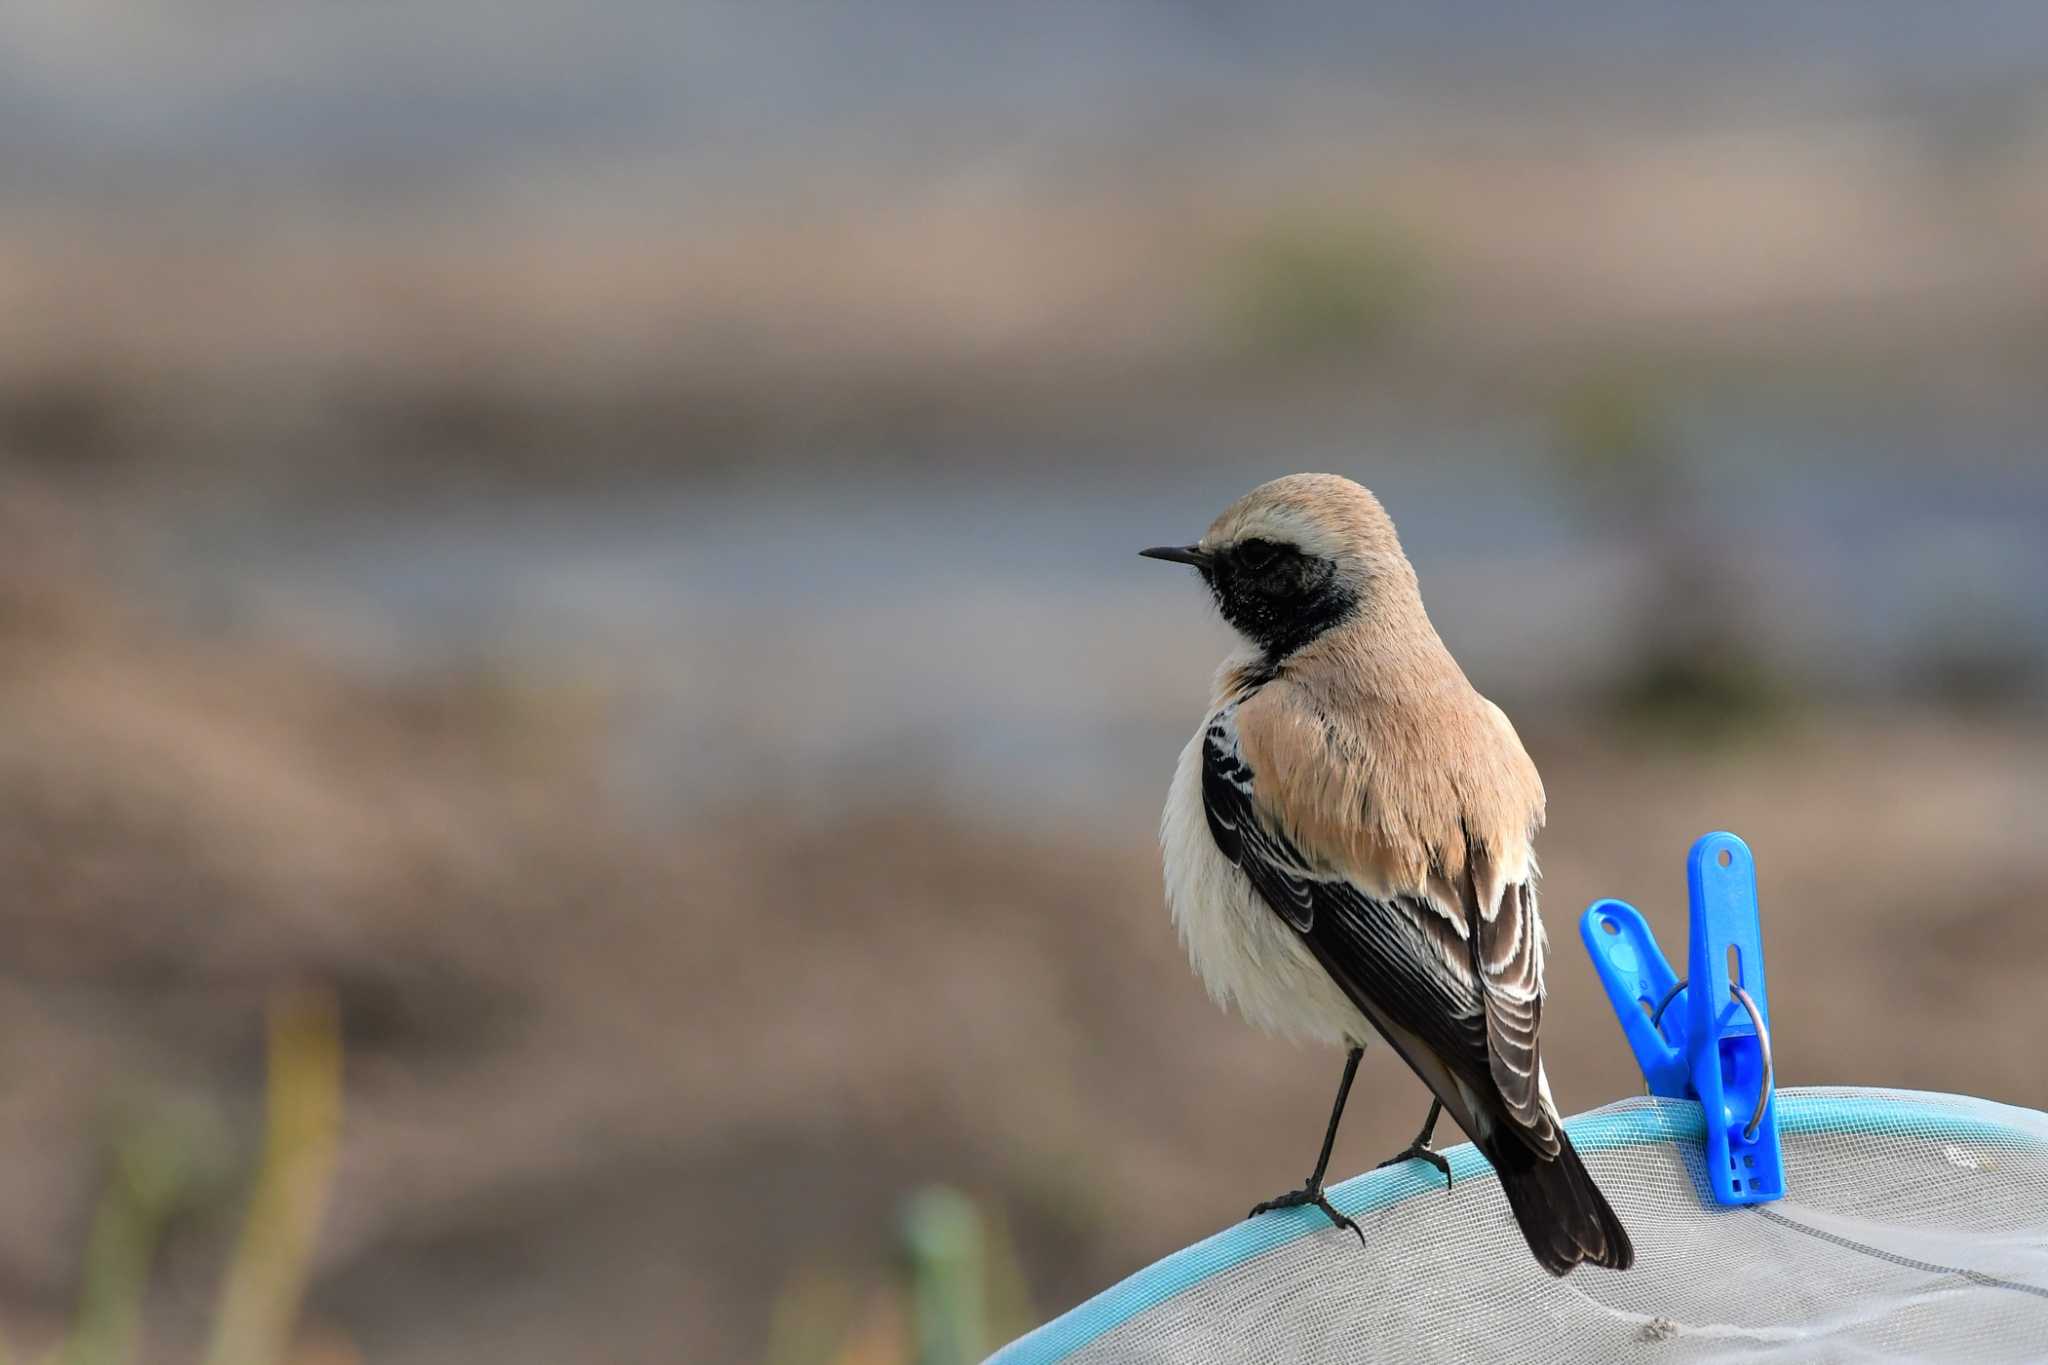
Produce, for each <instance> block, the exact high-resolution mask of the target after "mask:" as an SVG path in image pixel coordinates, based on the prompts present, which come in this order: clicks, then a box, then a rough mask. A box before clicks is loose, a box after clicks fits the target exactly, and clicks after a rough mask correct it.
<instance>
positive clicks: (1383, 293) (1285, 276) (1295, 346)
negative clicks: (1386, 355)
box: [1226, 222, 1428, 361]
mask: <svg viewBox="0 0 2048 1365" xmlns="http://www.w3.org/2000/svg"><path fill="white" fill-rule="evenodd" d="M1226 278H1227V295H1226V297H1227V312H1226V322H1227V327H1228V330H1229V334H1230V336H1231V337H1232V338H1233V339H1234V341H1235V344H1236V347H1237V349H1238V350H1240V351H1241V352H1243V353H1244V354H1246V355H1249V356H1252V357H1264V358H1267V359H1271V360H1276V361H1292V360H1301V359H1303V358H1307V357H1312V356H1318V355H1324V354H1331V353H1339V354H1341V353H1350V352H1361V351H1370V350H1373V349H1375V348H1377V347H1380V346H1384V345H1385V344H1387V343H1388V342H1390V341H1393V340H1395V339H1396V338H1398V337H1399V336H1400V335H1401V334H1402V333H1403V332H1405V331H1406V330H1407V329H1409V328H1410V327H1411V326H1413V324H1414V323H1415V322H1416V320H1417V318H1418V317H1419V316H1420V315H1421V312H1422V309H1423V306H1424V304H1425V303H1426V302H1427V292H1428V291H1427V272H1426V270H1425V268H1424V263H1423V254H1422V248H1421V245H1420V243H1418V242H1416V241H1414V240H1413V239H1411V238H1410V237H1408V236H1407V235H1406V234H1403V233H1401V232H1399V231H1396V230H1395V229H1394V228H1392V227H1390V226H1388V225H1386V224H1382V223H1373V222H1350V223H1322V222H1303V223H1294V224H1289V225H1284V226H1275V227H1273V228H1270V229H1268V230H1267V231H1266V232H1264V233H1263V234H1261V235H1259V236H1257V237H1255V238H1253V239H1252V240H1251V241H1250V242H1248V243H1246V244H1245V245H1244V246H1243V247H1242V248H1241V249H1240V251H1239V253H1238V254H1237V255H1236V256H1234V257H1233V258H1232V259H1231V260H1230V261H1229V262H1228V264H1227V266H1226Z"/></svg>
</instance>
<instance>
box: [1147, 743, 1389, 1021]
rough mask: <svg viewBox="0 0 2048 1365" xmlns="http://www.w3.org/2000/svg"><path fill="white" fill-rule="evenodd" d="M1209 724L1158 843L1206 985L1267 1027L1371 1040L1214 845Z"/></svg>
mask: <svg viewBox="0 0 2048 1365" xmlns="http://www.w3.org/2000/svg"><path fill="white" fill-rule="evenodd" d="M1207 728H1208V727H1207V724H1206V723H1205V724H1204V725H1203V726H1202V728H1200V729H1197V730H1196V731H1195V737H1194V738H1193V739H1192V740H1190V741H1189V742H1188V747H1187V748H1185V749H1183V750H1182V751H1181V756H1180V767H1179V768H1178V769H1177V770H1176V771H1175V773H1174V776H1173V788H1172V790H1171V791H1169V792H1168V793H1167V797H1166V814H1165V816H1164V818H1163V819H1162V820H1161V821H1160V826H1159V843H1160V847H1161V848H1162V849H1163V850H1164V852H1165V855H1166V903H1167V906H1168V908H1169V909H1170V910H1172V912H1173V922H1174V926H1175V927H1176V928H1177V929H1178V930H1179V931H1180V939H1181V942H1182V943H1183V944H1185V945H1186V947H1187V950H1188V958H1189V959H1190V960H1191V961H1192V962H1193V963H1194V964H1195V971H1196V972H1197V973H1198V974H1199V975H1200V976H1201V978H1202V984H1203V985H1205V986H1207V987H1208V988H1209V994H1210V995H1211V996H1213V997H1214V998H1215V1000H1216V1002H1217V1003H1218V1004H1220V1005H1223V1006H1225V1007H1226V1008H1227V1007H1230V1006H1235V1007H1236V1009H1237V1012H1238V1013H1239V1014H1241V1015H1243V1016H1244V1017H1245V1018H1246V1019H1247V1020H1249V1021H1250V1022H1251V1023H1253V1024H1255V1025H1257V1026H1258V1027H1259V1028H1262V1029H1264V1030H1266V1031H1267V1032H1268V1033H1277V1034H1279V1035H1281V1036H1282V1037H1287V1038H1301V1039H1307V1040H1310V1041H1314V1042H1323V1043H1332V1044H1335V1045H1337V1046H1339V1047H1348V1046H1353V1045H1359V1044H1363V1043H1364V1042H1365V1041H1366V1039H1367V1038H1369V1037H1371V1036H1373V1033H1372V1026H1371V1025H1370V1024H1368V1023H1367V1022H1366V1019H1365V1016H1364V1015H1362V1014H1360V1013H1359V1011H1358V1008H1357V1007H1356V1006H1355V1005H1353V1004H1352V1003H1351V1001H1350V999H1349V998H1347V997H1346V996H1345V994H1344V992H1343V991H1341V990H1339V989H1338V988H1337V983H1336V982H1334V981H1332V980H1331V979H1330V977H1329V974H1328V973H1327V972H1325V971H1324V970H1323V968H1322V964H1321V963H1319V962H1317V961H1316V959H1315V956H1314V954H1312V953H1310V952H1309V950H1308V946H1307V945H1306V944H1305V943H1303V942H1302V940H1301V936H1300V935H1299V934H1298V933H1296V932H1295V931H1294V929H1293V927H1292V926H1290V925H1289V924H1288V923H1287V922H1286V921H1285V920H1283V919H1281V918H1280V916H1279V915H1277V914H1275V913H1274V912H1273V911H1272V910H1271V909H1270V908H1268V907H1267V905H1266V903H1265V902H1264V901H1263V900H1261V899H1260V898H1259V893H1258V892H1257V891H1255V890H1253V888H1252V884H1251V881H1250V879H1248V878H1247V877H1246V876H1245V875H1244V873H1242V872H1240V871H1239V870H1238V869H1237V866H1236V865H1235V864H1233V863H1231V862H1230V861H1229V860H1228V859H1226V858H1225V857H1224V856H1223V854H1222V853H1221V852H1220V851H1219V850H1218V849H1217V847H1216V841H1215V839H1214V838H1213V837H1212V836H1211V835H1210V833H1209V821H1208V817H1207V816H1206V815H1205V814H1204V813H1203V810H1202V745H1203V735H1204V733H1205V732H1206V730H1207Z"/></svg>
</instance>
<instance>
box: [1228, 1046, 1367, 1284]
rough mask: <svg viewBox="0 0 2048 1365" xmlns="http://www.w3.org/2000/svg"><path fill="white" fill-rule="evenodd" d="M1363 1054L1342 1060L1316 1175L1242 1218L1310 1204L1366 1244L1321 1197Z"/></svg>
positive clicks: (1361, 1050)
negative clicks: (1331, 1156) (1352, 1083)
mask: <svg viewBox="0 0 2048 1365" xmlns="http://www.w3.org/2000/svg"><path fill="white" fill-rule="evenodd" d="M1364 1055H1365V1049H1364V1048H1362V1047H1355V1048H1352V1049H1351V1051H1350V1053H1348V1054H1347V1055H1346V1056H1345V1058H1344V1079H1343V1080H1341V1081H1339V1082H1338V1083H1337V1102H1336V1103H1335V1104H1333V1105H1331V1106H1330V1127H1329V1131H1327V1132H1325V1133H1324V1134H1323V1150H1322V1151H1321V1152H1320V1153H1319V1154H1318V1155H1317V1156H1316V1169H1315V1174H1313V1175H1311V1176H1310V1177H1309V1178H1308V1183H1307V1184H1305V1185H1303V1186H1302V1187H1301V1188H1300V1189H1298V1190H1290V1191H1289V1192H1288V1193H1286V1194H1283V1195H1281V1196H1280V1197H1279V1198H1278V1199H1268V1200H1267V1201H1266V1202H1265V1203H1263V1204H1258V1205H1255V1206H1254V1207H1253V1209H1252V1211H1251V1212H1250V1213H1248V1214H1246V1215H1245V1217H1247V1218H1256V1217H1258V1216H1259V1215H1260V1214H1262V1213H1265V1212H1268V1211H1269V1210H1272V1209H1295V1208H1300V1207H1301V1206H1302V1205H1303V1204H1313V1205H1315V1206H1316V1207H1317V1208H1319V1209H1321V1210H1322V1211H1323V1212H1324V1213H1325V1214H1326V1215H1328V1217H1329V1219H1330V1221H1331V1222H1332V1223H1335V1224H1336V1225H1337V1226H1338V1227H1340V1228H1350V1229H1351V1230H1352V1231H1353V1232H1355V1233H1358V1244H1359V1245H1360V1246H1364V1245H1365V1234H1364V1233H1363V1232H1359V1231H1358V1224H1356V1223H1354V1222H1352V1221H1351V1220H1350V1219H1349V1218H1346V1217H1345V1216H1344V1215H1343V1214H1341V1213H1339V1212H1337V1209H1336V1207H1335V1206H1334V1205H1333V1204H1331V1203H1330V1201H1329V1200H1328V1199H1327V1198H1325V1197H1324V1196H1323V1173H1324V1172H1325V1171H1327V1170H1329V1169H1330V1149H1331V1148H1333V1147H1335V1146H1336V1145H1337V1124H1338V1122H1339V1121H1340V1120H1341V1119H1343V1117H1344V1101H1345V1100H1347V1099H1349V1098H1350V1097H1351V1081H1352V1078H1353V1077H1355V1076H1357V1075H1358V1059H1359V1058H1360V1057H1363V1056H1364Z"/></svg>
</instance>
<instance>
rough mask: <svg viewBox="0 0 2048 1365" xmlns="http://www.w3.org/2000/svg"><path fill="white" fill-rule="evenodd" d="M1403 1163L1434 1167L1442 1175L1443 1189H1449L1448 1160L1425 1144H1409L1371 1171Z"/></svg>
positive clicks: (1449, 1171)
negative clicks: (1416, 1162)
mask: <svg viewBox="0 0 2048 1365" xmlns="http://www.w3.org/2000/svg"><path fill="white" fill-rule="evenodd" d="M1404 1161H1426V1162H1428V1163H1429V1164H1430V1165H1432V1166H1434V1167H1436V1168H1437V1169H1438V1170H1439V1171H1442V1172H1443V1173H1444V1188H1445V1189H1447V1190H1448V1189H1449V1188H1450V1187H1451V1162H1450V1158H1448V1157H1446V1156H1445V1155H1444V1154H1443V1153H1442V1152H1439V1151H1438V1150H1437V1149H1436V1148H1434V1147H1432V1146H1430V1145H1429V1144H1428V1143H1426V1142H1411V1143H1409V1144H1408V1146H1407V1147H1406V1148H1404V1149H1403V1150H1401V1151H1398V1152H1396V1153H1394V1154H1393V1155H1392V1156H1390V1157H1388V1158H1387V1159H1386V1160H1385V1161H1382V1162H1381V1163H1380V1164H1379V1166H1376V1167H1374V1168H1373V1169H1375V1170H1379V1169H1382V1168H1384V1167H1387V1166H1398V1165H1400V1164H1401V1163H1402V1162H1404Z"/></svg>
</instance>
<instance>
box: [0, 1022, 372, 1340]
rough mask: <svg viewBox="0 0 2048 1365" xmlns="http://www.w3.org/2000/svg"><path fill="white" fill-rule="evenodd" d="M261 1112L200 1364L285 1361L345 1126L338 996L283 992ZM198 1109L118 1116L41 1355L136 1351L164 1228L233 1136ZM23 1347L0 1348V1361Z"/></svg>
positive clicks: (190, 1200) (218, 1177) (202, 1189)
mask: <svg viewBox="0 0 2048 1365" xmlns="http://www.w3.org/2000/svg"><path fill="white" fill-rule="evenodd" d="M268 1032H269V1044H268V1050H269V1061H268V1066H267V1072H268V1091H267V1094H268V1099H267V1105H268V1117H267V1121H266V1125H265V1131H264V1138H263V1146H262V1152H261V1156H260V1159H259V1161H258V1164H257V1168H256V1175H255V1183H254V1194H253V1197H252V1198H251V1200H250V1205H249V1212H248V1215H247V1220H246V1222H245V1224H244V1226H243V1229H242V1233H241V1237H240V1239H239V1241H238V1243H237V1246H236V1249H235V1253H234V1257H233V1259H232V1261H231V1262H230V1264H229V1267H228V1272H227V1276H226V1279H225V1281H224V1284H223V1288H222V1292H221V1298H220V1303H219V1306H218V1310H217V1312H216V1314H215V1316H214V1322H213V1331H212V1340H211V1344H210V1345H209V1347H208V1349H207V1352H206V1356H205V1360H206V1362H207V1365H271V1362H277V1361H283V1360H287V1359H290V1355H289V1352H290V1348H291V1345H292V1335H293V1330H294V1327H295V1325H296V1323H297V1321H298V1316H299V1304H300V1300H301V1298H302V1297H303V1295H304V1293H305V1285H306V1278H307V1273H308V1269H309V1267H310V1264H311V1259H312V1248H313V1240H314V1235H315V1233H316V1232H317V1231H318V1229H319V1225H320V1218H321V1214H322V1212H323V1210H324V1208H325V1206H326V1202H327V1193H328V1189H329V1187H330V1185H331V1183H332V1180H333V1174H334V1155H335V1148H336V1144H337V1142H338V1140H339V1136H340V1126H341V1034H340V1029H339V1026H338V1023H337V1020H336V1013H335V1005H334V1000H333V998H332V997H331V996H330V995H328V994H327V993H325V992H322V991H312V990H305V991H289V992H285V993H282V994H280V995H279V996H278V997H277V999H276V1000H275V1001H274V1002H273V1004H272V1006H271V1011H270V1024H269V1031H268ZM219 1128H220V1124H219V1120H218V1119H217V1118H216V1117H215V1115H214V1114H213V1113H212V1112H211V1111H209V1110H206V1109H204V1108H202V1107H195V1106H193V1105H190V1104H170V1105H164V1106H161V1107H158V1108H155V1109H152V1110H149V1111H147V1112H145V1113H143V1114H141V1115H139V1116H137V1117H135V1118H132V1119H130V1120H128V1121H126V1122H124V1123H123V1125H122V1126H121V1129H120V1131H119V1133H118V1135H117V1136H116V1137H115V1139H114V1141H113V1153H112V1160H111V1163H110V1170H109V1175H108V1179H107V1184H106V1188H105V1190H104V1192H103V1193H102V1194H101V1196H100V1201H99V1206H98V1209H97V1211H96V1212H95V1213H94V1215H93V1222H92V1230H91V1233H90V1235H89V1236H88V1239H87V1243H86V1251H85V1264H84V1267H83V1269H82V1272H81V1275H80V1289H79V1294H78V1303H77V1306H76V1309H75V1310H74V1312H73V1315H72V1320H71V1326H70V1328H69V1330H68V1331H67V1333H66V1334H65V1337H64V1339H63V1341H62V1342H61V1343H59V1344H58V1345H57V1346H56V1347H55V1348H54V1349H53V1350H51V1351H50V1352H49V1353H47V1354H46V1355H43V1356H40V1357H37V1358H36V1359H37V1360H38V1361H39V1362H41V1363H42V1365H127V1363H128V1362H131V1361H136V1360H140V1359H143V1358H144V1354H143V1351H142V1345H143V1335H144V1333H143V1322H144V1308H145V1306H146V1304H147V1302H148V1300H149V1295H150V1285H151V1272H152V1268H153V1266H154V1263H155V1260H156V1253H157V1249H158V1247H159V1245H160V1244H161V1242H162V1240H163V1238H164V1236H165V1233H166V1231H167V1230H168V1229H169V1227H170V1225H171V1223H172V1222H173V1220H174V1219H175V1218H177V1217H178V1216H179V1215H180V1214H182V1213H185V1212H187V1211H192V1210H196V1209H198V1208H201V1207H203V1206H204V1205H205V1204H206V1203H207V1202H209V1200H210V1198H211V1196H212V1194H213V1193H214V1192H215V1191H216V1190H217V1189H218V1188H219V1187H220V1185H221V1184H222V1183H223V1180H224V1177H225V1174H226V1172H225V1171H224V1170H223V1169H222V1166H221V1159H220V1153H221V1152H222V1151H223V1150H224V1148H225V1147H226V1146H227V1143H226V1141H225V1138H224V1135H223V1134H222V1133H221V1132H220V1131H219ZM22 1359H24V1358H23V1357H21V1356H19V1355H18V1354H16V1353H14V1352H12V1351H9V1350H7V1349H6V1348H5V1347H4V1346H0V1363H4V1365H15V1362H18V1361H20V1360H22Z"/></svg>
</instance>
